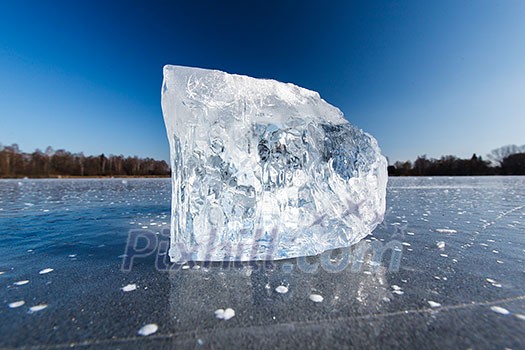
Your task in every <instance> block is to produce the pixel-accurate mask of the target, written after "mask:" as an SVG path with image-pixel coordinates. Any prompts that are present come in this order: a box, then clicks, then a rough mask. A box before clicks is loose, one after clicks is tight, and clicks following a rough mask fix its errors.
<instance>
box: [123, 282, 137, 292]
mask: <svg viewBox="0 0 525 350" xmlns="http://www.w3.org/2000/svg"><path fill="white" fill-rule="evenodd" d="M121 289H122V291H123V292H132V291H134V290H135V289H137V285H136V284H135V283H133V284H128V285H127V286H124V287H122V288H121Z"/></svg>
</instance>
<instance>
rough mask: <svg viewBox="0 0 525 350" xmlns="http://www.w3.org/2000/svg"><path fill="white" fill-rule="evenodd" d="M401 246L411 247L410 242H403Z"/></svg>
mask: <svg viewBox="0 0 525 350" xmlns="http://www.w3.org/2000/svg"><path fill="white" fill-rule="evenodd" d="M401 244H402V245H404V246H405V247H410V243H408V242H403V243H401Z"/></svg>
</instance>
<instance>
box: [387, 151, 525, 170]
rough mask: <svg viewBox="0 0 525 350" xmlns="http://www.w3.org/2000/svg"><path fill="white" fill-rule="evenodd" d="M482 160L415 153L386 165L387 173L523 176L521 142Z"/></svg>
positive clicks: (523, 155)
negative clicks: (413, 158)
mask: <svg viewBox="0 0 525 350" xmlns="http://www.w3.org/2000/svg"><path fill="white" fill-rule="evenodd" d="M487 158H488V159H489V160H488V161H487V160H484V159H483V158H482V157H481V156H477V155H476V154H474V155H473V156H472V157H471V158H470V159H461V158H458V157H455V156H444V157H441V158H440V159H428V158H427V157H426V156H419V157H418V158H417V159H416V160H415V161H414V162H413V163H412V162H410V161H406V162H396V163H394V165H390V166H389V167H388V175H390V176H439V175H444V176H474V175H525V145H523V146H515V145H509V146H504V147H500V148H497V149H495V150H492V151H491V153H490V154H489V155H488V156H487Z"/></svg>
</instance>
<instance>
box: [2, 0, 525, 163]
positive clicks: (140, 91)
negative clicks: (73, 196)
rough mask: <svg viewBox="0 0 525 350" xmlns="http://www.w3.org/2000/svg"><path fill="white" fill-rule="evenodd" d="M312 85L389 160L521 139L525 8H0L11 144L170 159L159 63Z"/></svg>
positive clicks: (82, 4)
mask: <svg viewBox="0 0 525 350" xmlns="http://www.w3.org/2000/svg"><path fill="white" fill-rule="evenodd" d="M164 64H177V65H188V66H197V67H204V68H215V69H220V70H224V71H227V72H230V73H238V74H247V75H251V76H255V77H261V78H273V79H277V80H280V81H285V82H292V83H295V84H297V85H300V86H303V87H306V88H309V89H312V90H316V91H318V92H319V93H320V94H321V96H322V97H323V98H324V99H325V100H326V101H328V102H329V103H332V104H334V105H336V106H338V107H339V108H340V109H341V110H342V111H343V112H344V113H345V116H346V117H347V119H348V120H350V122H352V123H353V124H355V125H357V126H359V127H361V128H363V129H364V130H365V131H368V132H370V133H372V134H373V135H374V136H376V138H377V139H378V141H379V144H380V146H381V147H382V149H383V152H384V153H385V155H387V156H388V157H389V159H390V161H391V162H392V161H395V160H405V159H411V160H413V159H414V158H415V157H416V156H417V155H422V154H426V155H428V156H430V157H439V156H441V155H445V154H453V155H458V156H461V157H466V156H470V155H471V154H472V153H474V152H476V153H478V154H482V155H485V154H486V153H488V152H489V151H490V150H491V149H493V148H496V147H499V146H503V145H506V144H519V145H521V144H525V1H522V0H505V1H496V0H494V1H485V0H476V1H461V0H454V1H435V0H434V1H400V2H397V1H396V2H394V1H372V0H364V1H360V2H357V1H327V0H323V1H311V2H309V1H304V0H303V1H292V0H289V1H288V0H280V1H246V0H245V1H237V2H231V1H217V0H210V1H204V0H200V1H187V0H186V1H176V0H171V1H130V0H126V1H111V0H104V1H103V0H100V1H97V0H91V1H52V0H46V1H43V0H42V1H24V0H16V1H9V0H4V1H0V142H1V143H2V144H4V145H7V144H11V143H15V142H16V143H18V144H19V146H20V148H21V149H22V150H24V151H33V150H34V149H35V148H40V149H45V148H46V147H47V146H48V145H51V146H53V147H54V148H55V149H57V148H65V149H67V150H69V151H72V152H81V151H83V152H84V153H85V154H100V153H105V154H124V155H138V156H141V157H146V156H149V157H154V158H157V159H166V160H167V159H168V157H169V147H168V142H167V138H166V134H165V130H164V123H163V119H162V113H161V108H160V86H161V82H162V66H163V65H164Z"/></svg>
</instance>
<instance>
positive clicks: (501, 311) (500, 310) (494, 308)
mask: <svg viewBox="0 0 525 350" xmlns="http://www.w3.org/2000/svg"><path fill="white" fill-rule="evenodd" d="M490 309H491V310H492V311H494V312H497V313H498V314H502V315H508V314H510V312H509V310H507V309H505V308H502V307H501V306H491V307H490Z"/></svg>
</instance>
